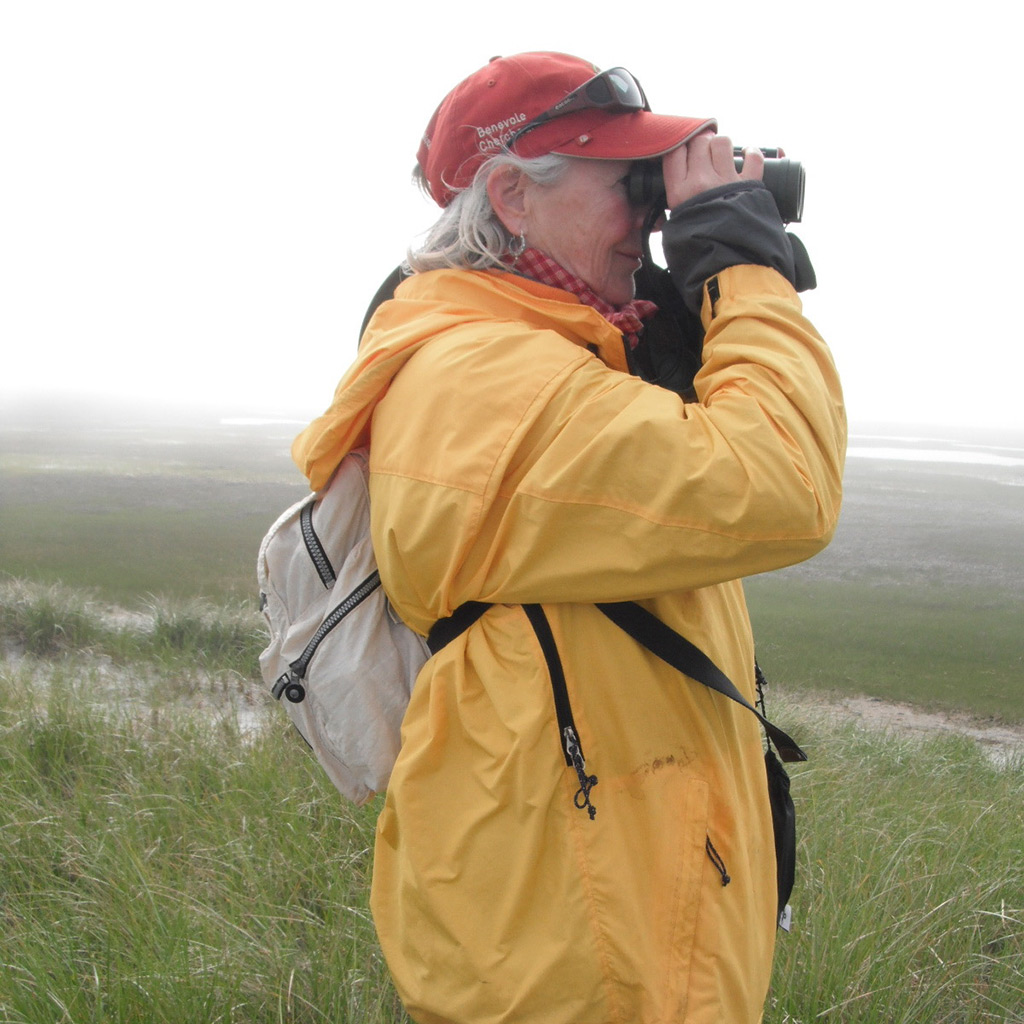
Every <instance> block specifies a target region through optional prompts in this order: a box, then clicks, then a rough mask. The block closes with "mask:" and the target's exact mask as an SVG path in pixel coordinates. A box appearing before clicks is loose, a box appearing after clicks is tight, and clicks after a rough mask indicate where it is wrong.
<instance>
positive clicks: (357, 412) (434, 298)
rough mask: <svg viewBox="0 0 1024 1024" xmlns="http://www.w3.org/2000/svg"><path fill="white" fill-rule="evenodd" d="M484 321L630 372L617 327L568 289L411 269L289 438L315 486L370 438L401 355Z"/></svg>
mask: <svg viewBox="0 0 1024 1024" xmlns="http://www.w3.org/2000/svg"><path fill="white" fill-rule="evenodd" d="M481 321H490V322H491V323H495V322H501V321H508V322H514V323H517V324H521V325H526V326H528V327H530V328H539V329H547V330H552V331H555V332H556V333H558V334H559V335H561V336H562V337H563V338H566V339H568V340H569V341H571V342H573V343H574V344H577V345H580V346H583V347H589V348H591V349H592V350H596V354H597V355H598V356H599V358H601V359H602V360H603V361H604V362H605V363H606V364H607V365H608V366H610V367H612V368H613V369H616V370H621V371H622V372H623V373H627V372H628V367H627V364H626V356H625V350H624V347H623V341H622V334H621V332H620V331H618V330H617V329H616V328H615V327H613V326H612V325H611V324H610V323H609V322H608V321H607V320H605V318H604V317H603V316H601V314H600V313H598V312H597V310H595V309H592V308H591V307H590V306H586V305H583V304H582V303H581V302H580V301H579V299H578V298H577V297H576V296H575V295H572V294H570V293H569V292H565V291H562V290H561V289H558V288H551V287H549V286H547V285H543V284H540V283H538V282H536V281H533V280H530V279H529V278H525V277H520V276H518V275H516V274H511V273H505V272H502V271H470V270H433V271H430V272H428V273H423V274H414V275H413V276H412V277H410V278H408V279H407V280H406V281H404V282H403V283H402V284H401V285H399V287H398V288H397V290H396V291H395V297H394V298H393V299H391V300H389V301H387V302H385V303H383V304H382V305H381V306H380V307H379V308H378V310H377V312H376V313H375V314H374V316H373V318H372V319H371V321H370V323H369V325H368V326H367V328H366V332H365V334H364V335H363V337H362V340H361V342H360V345H359V354H358V355H357V357H356V360H355V362H354V363H353V364H352V365H351V366H350V367H349V369H348V371H347V372H346V373H345V375H344V377H342V379H341V382H340V383H339V384H338V387H337V389H336V390H335V392H334V399H333V401H332V402H331V405H330V407H329V408H328V409H327V411H326V412H325V413H324V414H323V415H322V416H319V417H317V419H315V420H314V421H313V422H312V423H311V424H310V425H309V426H308V427H306V429H305V430H303V431H302V433H301V434H299V436H298V437H297V438H296V439H295V441H294V443H293V445H292V458H293V459H294V460H295V462H296V464H297V465H298V467H299V468H300V469H301V470H302V472H303V473H304V474H305V476H306V477H307V478H308V479H309V482H310V486H311V487H312V488H313V490H320V488H322V487H324V486H325V485H326V484H327V482H328V481H329V480H330V478H331V475H332V474H333V472H334V470H335V469H336V468H337V467H338V464H339V463H340V462H341V460H342V459H343V458H344V457H345V456H346V455H347V454H348V453H349V452H350V451H351V450H352V449H353V448H358V447H360V446H361V445H366V444H368V443H369V439H370V421H371V419H372V417H373V411H374V409H375V408H376V406H377V404H378V402H380V400H381V399H382V398H383V397H384V395H385V394H387V391H388V388H389V387H390V386H391V381H392V380H393V379H394V377H395V375H396V374H397V373H398V372H399V370H401V369H402V367H403V366H404V365H405V364H406V362H408V360H409V359H411V358H412V357H413V355H415V353H416V352H417V351H418V350H419V349H420V348H421V347H422V346H423V345H424V344H426V343H427V342H428V341H430V340H432V339H433V338H435V337H437V336H438V335H440V334H443V333H444V332H445V331H448V330H451V329H452V328H455V327H460V326H463V325H465V324H472V323H479V322H481Z"/></svg>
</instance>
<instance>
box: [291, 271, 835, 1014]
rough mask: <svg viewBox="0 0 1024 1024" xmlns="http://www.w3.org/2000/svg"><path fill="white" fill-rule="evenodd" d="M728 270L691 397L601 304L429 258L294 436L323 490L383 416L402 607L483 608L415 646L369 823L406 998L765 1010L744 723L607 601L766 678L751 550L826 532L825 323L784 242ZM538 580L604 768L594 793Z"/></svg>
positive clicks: (379, 489) (765, 836)
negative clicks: (557, 692)
mask: <svg viewBox="0 0 1024 1024" xmlns="http://www.w3.org/2000/svg"><path fill="white" fill-rule="evenodd" d="M718 286H719V292H720V297H719V298H717V301H716V302H715V304H714V308H713V309H712V307H711V300H710V298H709V296H708V294H707V292H706V291H705V297H704V309H703V320H704V325H705V327H706V329H707V335H706V340H705V346H704V365H703V368H702V369H701V371H700V373H699V374H698V376H697V379H696V382H695V386H696V390H697V394H698V397H699V401H698V402H695V403H684V402H683V401H682V400H681V399H680V398H679V397H678V396H677V395H676V394H674V393H671V392H668V391H665V390H662V389H660V388H658V387H656V386H652V385H650V384H647V383H644V382H643V381H641V380H639V379H637V378H635V377H632V376H630V375H629V374H628V373H627V372H625V371H626V366H625V359H624V357H623V342H622V337H621V335H620V334H619V332H618V331H617V330H616V329H615V328H613V327H612V326H611V325H610V324H609V323H608V322H607V321H606V320H604V319H603V318H602V317H601V316H600V315H599V314H598V313H597V312H596V311H594V310H593V309H591V308H589V307H587V306H584V305H581V304H579V302H578V301H577V300H576V299H575V297H573V296H571V295H569V294H567V293H566V292H562V291H559V290H557V289H554V288H550V287H547V286H545V285H542V284H538V283H536V282H533V281H530V280H526V279H523V278H520V277H517V276H514V275H512V274H507V273H499V272H469V271H434V272H431V273H425V274H418V275H415V276H413V277H412V278H410V279H408V280H407V281H406V282H405V283H404V284H402V285H401V287H400V288H399V289H398V292H397V294H396V297H395V299H394V300H392V301H389V302H387V303H385V304H384V305H383V306H381V307H380V309H379V310H378V311H377V313H376V315H375V316H374V319H373V320H372V322H371V324H370V326H369V328H368V330H367V332H366V334H365V336H364V338H363V342H362V345H361V348H360V352H359V356H358V359H357V360H356V362H355V364H354V365H353V367H352V368H351V369H350V371H349V372H348V374H347V375H346V376H345V378H344V379H343V380H342V382H341V384H340V385H339V387H338V390H337V393H336V395H335V400H334V403H333V405H332V406H331V408H330V409H329V410H328V412H327V413H326V414H325V415H324V416H322V417H321V418H320V419H318V420H317V421H315V422H314V423H313V424H312V425H311V426H310V427H309V428H307V430H306V431H305V432H304V433H303V434H302V435H300V437H299V438H298V440H297V441H296V445H295V449H294V455H295V457H296V460H297V461H298V462H299V464H300V466H302V467H303V468H304V470H305V471H306V473H307V475H308V476H309V478H310V480H311V483H312V485H313V487H315V488H317V487H320V486H322V485H323V484H324V483H325V482H326V481H327V479H328V478H329V477H330V474H331V472H332V471H333V469H334V468H335V466H336V465H337V463H338V461H339V460H340V459H341V457H342V456H343V455H344V454H345V453H346V452H347V451H348V450H349V449H350V448H352V447H353V446H355V445H357V444H359V443H361V442H363V441H366V440H367V439H369V441H370V470H371V478H370V491H371V506H372V522H373V527H372V528H373V541H374V546H375V548H376V553H377V558H378V561H379V564H380V570H381V576H382V579H383V581H384V586H385V589H386V591H387V593H388V594H389V595H390V598H391V600H392V602H393V604H394V606H395V608H396V609H397V611H398V613H399V614H400V615H401V616H402V618H403V619H404V620H405V621H406V622H407V623H409V624H410V625H411V626H412V627H413V628H414V629H416V630H418V631H419V632H421V633H424V634H425V633H426V632H427V631H428V629H429V628H430V626H431V625H432V624H433V623H434V622H435V621H436V620H437V619H440V618H442V617H444V616H447V615H449V614H450V613H451V612H452V610H453V609H455V608H457V607H458V606H459V605H461V604H462V603H463V602H465V601H471V600H472V601H483V602H488V603H492V604H493V605H494V606H495V607H493V608H491V609H490V610H489V611H488V612H487V614H486V615H484V617H483V618H482V619H481V620H480V621H479V622H477V623H476V624H475V625H474V626H473V627H472V628H471V629H470V630H469V631H468V632H466V633H464V634H463V635H462V636H461V637H459V638H458V639H457V640H455V641H453V642H452V643H451V644H450V645H449V646H448V647H446V648H444V649H443V650H442V651H441V652H440V653H439V654H437V655H435V656H434V657H433V658H432V659H431V660H430V661H429V662H428V663H427V665H426V667H425V668H424V669H423V671H422V672H421V674H420V676H419V679H418V681H417V683H416V687H415V689H414V692H413V695H412V701H411V703H410V705H409V709H408V713H407V714H406V718H405V722H404V726H403V732H402V749H401V753H400V754H399V758H398V762H397V764H396V766H395V769H394V773H393V775H392V778H391V783H390V785H389V787H388V792H387V798H386V802H385V806H384V809H383V812H382V814H381V816H380V820H379V823H378V828H377V840H376V850H375V860H374V876H373V888H372V909H373V914H374V920H375V923H376V926H377V931H378V934H379V936H380V941H381V945H382V947H383V950H384V953H385V956H386V958H387V962H388V965H389V967H390V969H391V972H392V975H393V977H394V980H395V984H396V986H397V988H398V991H399V994H400V995H401V997H402V999H403V1001H404V1003H405V1005H406V1007H407V1008H408V1011H409V1013H410V1014H411V1015H412V1016H413V1018H414V1019H416V1020H417V1021H420V1022H423V1024H441V1022H458V1024H499V1022H502V1024H513V1022H514V1024H670V1022H671V1024H682V1022H687V1024H710V1022H717V1024H746V1022H754V1021H757V1020H758V1019H759V1017H760V1014H761V1009H762V1005H763V1002H764V999H765V995H766V991H767V987H768V980H769V973H770V969H771V959H772V951H773V943H774V939H775V917H776V906H775V904H776V885H775V857H774V849H773V840H772V827H771V814H770V809H769V805H768V800H767V794H766V785H765V769H764V762H763V759H762V746H761V738H760V730H759V726H758V723H757V721H756V719H755V718H754V716H753V715H752V714H750V712H749V711H747V710H745V709H743V708H741V707H739V706H738V705H736V704H734V703H733V702H731V701H729V700H727V699H726V698H724V697H722V696H720V695H718V694H716V693H713V692H711V691H710V690H708V689H707V688H706V687H704V686H702V685H699V684H698V683H695V682H694V681H692V680H689V679H687V678H686V677H684V676H682V675H680V674H679V673H677V672H675V671H674V670H673V669H671V668H670V667H669V666H668V665H666V664H664V663H662V662H660V661H659V660H658V659H656V658H655V657H654V656H653V655H650V654H649V653H647V652H646V651H645V650H644V649H642V648H641V647H640V646H638V644H637V643H636V642H635V641H633V640H632V639H631V638H630V637H628V636H627V635H626V634H624V633H622V632H620V631H619V630H618V628H617V627H616V626H614V625H613V624H612V623H610V622H609V621H608V620H607V619H606V618H605V617H604V616H603V615H602V614H601V613H600V612H599V611H598V610H597V609H596V608H595V607H594V606H593V602H597V601H602V602H604V601H623V600H636V601H640V602H642V603H643V604H644V605H645V606H646V607H648V608H649V609H650V610H651V611H653V612H654V613H655V614H656V615H658V616H659V617H660V618H661V619H662V620H664V621H665V622H667V623H668V624H669V625H670V626H672V627H673V628H675V629H676V630H678V631H679V632H681V633H682V634H683V635H684V636H686V637H687V638H688V639H689V640H691V641H692V642H693V643H695V644H696V645H697V646H699V647H700V648H702V649H703V650H704V651H705V652H706V653H707V654H708V655H709V656H710V657H711V658H712V659H713V660H714V661H715V662H716V663H717V664H718V665H719V667H721V668H722V669H723V670H724V671H725V672H726V674H728V675H729V676H730V677H731V678H732V680H733V681H734V682H735V683H736V685H737V686H738V688H739V689H740V690H741V691H742V692H743V693H744V694H745V695H746V696H747V697H748V698H750V699H752V698H753V694H754V684H753V678H752V676H753V663H754V652H753V643H752V639H751V632H750V625H749V622H748V618H747V612H746V607H745V604H744V599H743V592H742V587H741V584H740V582H739V581H740V578H741V577H743V576H748V575H751V574H753V573H760V572H764V571H766V570H769V569H775V568H778V567H780V566H783V565H787V564H790V563H793V562H797V561H800V560H802V559H805V558H808V557H809V556H811V555H813V554H814V553H815V552H817V551H819V550H820V549H821V548H823V547H824V546H825V545H826V544H827V543H828V541H829V539H830V537H831V535H832V532H833V529H834V527H835V524H836V519H837V516H838V512H839V504H840V490H841V484H840V481H841V475H842V465H843V453H844V450H845V421H844V415H843V409H842V401H841V395H840V390H839V384H838V381H837V378H836V373H835V370H834V367H833V363H832V359H831V357H830V355H829V352H828V349H827V348H826V346H825V344H824V343H823V342H822V340H821V339H820V337H819V336H818V335H817V333H816V332H815V331H814V329H813V328H812V327H811V326H810V324H809V323H808V322H807V321H806V320H804V319H803V317H802V316H801V307H800V302H799V299H798V298H797V295H796V293H795V292H794V291H793V289H792V288H791V287H790V285H789V284H788V283H787V282H786V281H785V280H784V279H783V278H782V277H781V276H779V275H777V274H776V273H775V272H774V271H772V270H768V269H765V268H762V267H751V266H741V267H733V268H731V269H729V270H726V271H724V272H722V273H721V274H719V275H718ZM530 602H538V603H543V605H544V608H545V611H546V613H547V616H548V618H549V620H550V622H551V626H552V630H553V633H554V636H555V640H556V642H557V646H558V650H559V653H560V655H561V658H562V662H563V665H564V668H565V675H566V679H567V686H568V691H569V696H570V701H571V704H572V710H573V714H574V717H575V722H576V725H577V729H578V732H579V736H580V741H581V744H582V747H583V750H584V753H585V756H586V761H587V771H588V773H592V774H593V775H596V776H597V778H598V783H597V785H596V786H595V787H594V788H593V790H592V791H591V800H592V803H593V806H594V807H595V808H596V816H595V817H594V818H593V820H591V819H590V817H589V816H588V814H587V813H586V812H585V811H584V810H580V809H579V808H578V807H577V806H576V805H575V804H574V797H575V795H576V793H577V790H578V789H579V782H578V780H577V777H576V773H575V772H574V771H573V770H572V769H571V768H569V767H567V765H566V762H565V758H564V756H563V753H562V750H561V746H560V737H559V736H558V729H557V726H556V718H555V710H554V706H553V698H552V688H551V683H550V679H549V676H548V671H547V667H546V663H545V660H544V657H543V656H542V654H541V650H540V647H539V644H538V641H537V639H536V637H535V635H534V633H533V631H532V629H531V627H530V625H529V623H528V621H527V618H526V615H525V613H524V611H523V609H522V607H521V605H522V604H523V603H530ZM709 840H710V843H711V846H712V847H713V851H714V852H717V856H713V852H712V850H711V848H709V845H708V843H709Z"/></svg>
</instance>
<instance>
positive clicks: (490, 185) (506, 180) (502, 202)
mask: <svg viewBox="0 0 1024 1024" xmlns="http://www.w3.org/2000/svg"><path fill="white" fill-rule="evenodd" d="M527 182H528V179H527V177H526V175H525V174H523V173H522V172H521V171H517V170H516V169H515V168H514V167H509V166H507V165H506V166H505V167H496V168H495V169H494V170H493V171H491V173H490V175H489V176H488V178H487V198H488V199H489V200H490V201H491V207H492V209H493V210H494V212H495V214H497V217H498V220H500V221H501V223H502V224H503V225H504V226H505V229H506V230H507V231H508V232H509V234H511V235H513V236H514V235H518V234H519V233H520V232H521V231H523V229H524V228H525V226H526V204H525V202H524V196H525V188H526V185H527Z"/></svg>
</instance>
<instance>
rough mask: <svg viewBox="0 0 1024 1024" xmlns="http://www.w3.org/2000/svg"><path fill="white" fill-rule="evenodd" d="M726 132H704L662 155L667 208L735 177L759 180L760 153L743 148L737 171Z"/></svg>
mask: <svg viewBox="0 0 1024 1024" xmlns="http://www.w3.org/2000/svg"><path fill="white" fill-rule="evenodd" d="M732 149H733V147H732V140H731V139H730V138H729V137H728V136H727V135H714V134H712V133H711V132H704V133H702V134H701V135H698V136H697V137H696V138H695V139H691V140H690V141H689V142H688V143H687V144H686V145H685V146H679V147H678V148H677V149H674V150H672V152H671V153H668V154H666V155H665V156H664V157H663V158H662V162H661V163H662V173H663V174H664V176H665V193H666V196H667V199H668V207H669V209H670V210H671V209H675V207H677V206H678V205H679V204H680V203H685V202H686V200H687V199H692V198H693V197H694V196H696V195H700V193H701V192H707V191H708V189H712V188H718V187H719V186H720V185H728V184H731V183H732V182H735V181H760V180H761V177H762V175H763V174H764V154H763V153H762V152H761V151H760V150H759V149H746V150H744V152H743V170H742V171H740V172H737V170H736V164H735V162H734V160H733V154H732Z"/></svg>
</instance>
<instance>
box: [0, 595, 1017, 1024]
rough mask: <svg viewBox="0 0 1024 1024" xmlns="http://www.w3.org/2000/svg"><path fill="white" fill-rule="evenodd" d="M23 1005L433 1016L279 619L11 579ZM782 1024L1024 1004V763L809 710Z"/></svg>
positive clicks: (8, 866) (127, 1014)
mask: <svg viewBox="0 0 1024 1024" xmlns="http://www.w3.org/2000/svg"><path fill="white" fill-rule="evenodd" d="M0 609H2V615H0V642H2V644H3V647H4V649H5V650H7V651H8V652H9V654H10V655H13V656H9V657H7V658H6V659H4V660H3V661H2V662H0V735H2V736H3V744H2V745H0V915H2V920H3V928H2V930H0V963H2V964H3V970H2V971H0V1021H2V1022H3V1024H181V1022H183V1021H187V1022H188V1024H328V1022H331V1024H339V1022H341V1024H408V1018H407V1017H406V1016H405V1014H404V1013H403V1011H402V1009H401V1006H400V1004H399V1002H398V1000H397V998H396V995H395V992H394V990H393V988H392V987H391V984H390V981H389V980H388V976H387V970H386V968H385V966H384V963H383V960H382V957H381V952H380V949H379V946H378V944H377V941H376V938H375V935H374V931H373V926H372V922H371V920H370V915H369V910H368V902H367V898H368V889H369V876H370V870H371V863H372V846H373V835H374V821H375V817H376V814H377V811H378V810H379V798H378V800H377V801H374V802H373V803H371V804H370V805H369V806H367V807H365V808H362V809H356V808H354V807H352V806H351V805H348V804H346V803H345V802H344V801H343V800H342V799H341V798H340V797H339V796H338V795H337V794H336V793H335V792H334V791H333V790H332V789H331V788H330V785H329V783H328V782H327V779H326V776H325V775H324V774H323V772H322V771H320V769H319V768H318V767H317V766H316V764H315V763H314V762H313V761H312V759H311V757H310V755H309V753H308V751H307V749H306V748H305V746H304V745H303V744H302V742H301V741H300V740H299V738H298V737H297V735H296V734H295V733H294V731H293V730H292V729H291V728H290V726H288V725H287V724H286V719H285V716H284V715H283V713H282V712H281V710H280V708H278V707H276V706H275V705H273V703H272V702H271V701H270V699H269V697H267V695H266V694H265V693H264V692H263V690H262V688H261V687H260V686H258V685H257V684H256V683H255V682H254V680H253V679H252V678H251V676H250V675H249V674H248V672H247V666H249V665H251V664H252V662H253V660H254V658H255V656H256V651H257V650H258V648H259V645H260V643H261V641H262V638H261V637H260V636H259V635H258V631H256V632H254V630H253V628H252V625H253V624H252V616H251V614H247V613H245V612H244V611H243V610H239V609H237V608H236V609H219V610H218V609H217V608H216V607H215V606H214V605H213V604H212V603H209V602H199V603H197V602H195V601H191V602H185V603H184V604H183V605H182V604H178V603H177V602H173V603H172V604H171V605H164V604H158V605H156V606H155V607H151V608H150V610H149V613H148V615H147V617H145V618H141V617H140V618H137V619H134V620H131V621H128V622H126V621H124V619H123V616H118V615H113V616H112V615H111V613H110V609H109V608H108V607H107V606H105V605H103V604H102V603H100V602H94V601H89V600H85V599H83V597H82V595H81V593H80V592H79V591H74V590H61V589H58V588H52V587H42V586H38V585H29V584H24V583H17V584H14V583H7V584H4V585H0ZM772 710H773V715H774V717H776V718H777V719H778V720H779V721H782V722H785V723H786V725H787V727H788V728H790V729H792V730H793V731H794V732H795V734H796V735H798V736H801V737H803V736H810V737H813V740H814V744H813V747H811V751H812V759H811V761H810V762H809V763H808V764H806V765H798V766H795V767H794V769H793V773H792V774H793V789H794V794H795V799H796V804H797V810H798V821H799V829H800V843H799V849H798V868H797V887H796V890H795V892H794V897H793V905H794V909H795V919H794V926H793V931H792V933H791V934H789V935H780V940H779V945H778V950H777V954H776V961H775V971H774V977H773V982H772V987H771V992H770V996H769V1001H768V1006H767V1009H766V1014H765V1022H766V1024H814V1022H818V1021H825V1022H828V1024H878V1022H880V1021H884V1022H885V1024H994V1022H1003V1024H1022V1022H1024V1010H1022V1008H1024V885H1022V881H1021V871H1020V865H1021V858H1022V852H1024V849H1022V846H1024V761H1022V760H1021V759H1020V758H1019V757H1018V758H1017V759H1011V760H1009V761H1006V762H1004V763H1003V764H1001V765H998V764H996V763H994V762H993V761H992V760H990V759H989V758H988V757H987V755H986V754H985V753H984V752H983V751H982V750H981V748H980V747H979V746H978V745H977V744H975V743H974V742H972V741H969V740H965V739H962V738H959V737H955V736H944V737H939V738H935V739H932V740H930V741H921V740H920V739H918V740H911V739H909V738H907V737H905V736H900V735H883V734H879V733H875V732H873V731H864V730H859V729H856V728H855V727H853V726H851V725H844V724H841V723H839V722H838V721H837V720H836V719H835V718H833V717H830V716H827V715H825V714H823V713H821V712H820V711H819V713H817V714H815V713H813V712H811V711H809V710H808V708H807V707H806V706H804V705H803V704H802V703H801V701H800V700H799V699H796V698H794V697H793V696H791V697H789V698H785V699H782V700H780V699H778V698H777V697H776V698H775V699H774V701H773V705H772Z"/></svg>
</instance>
